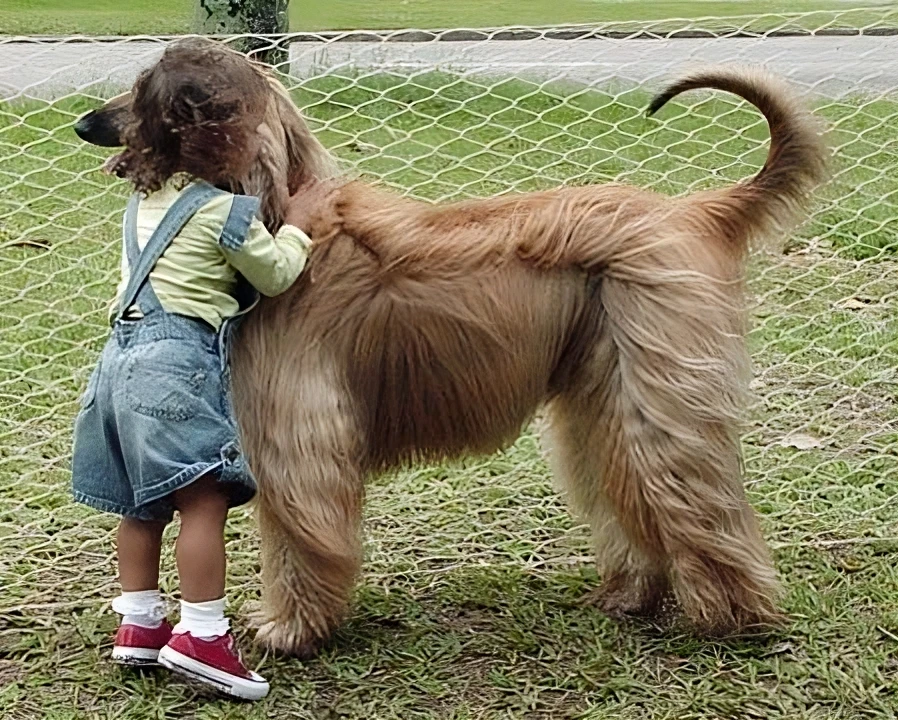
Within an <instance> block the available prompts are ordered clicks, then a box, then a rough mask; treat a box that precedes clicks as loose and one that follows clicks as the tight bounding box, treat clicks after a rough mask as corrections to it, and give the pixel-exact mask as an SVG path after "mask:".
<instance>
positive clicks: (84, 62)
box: [0, 36, 898, 99]
mask: <svg viewBox="0 0 898 720" xmlns="http://www.w3.org/2000/svg"><path fill="white" fill-rule="evenodd" d="M161 51H162V44H161V43H160V42H158V41H147V40H127V41H122V42H120V43H17V42H6V43H4V42H2V41H0V97H5V98H13V97H19V98H21V97H34V98H42V99H53V98H57V97H61V96H64V95H67V94H70V93H73V92H89V93H91V94H96V95H98V96H108V95H109V94H110V93H112V92H115V91H118V90H121V89H123V88H125V87H127V86H129V85H130V84H131V83H132V82H133V81H134V78H135V77H136V75H137V73H138V72H139V71H140V70H141V69H142V68H143V67H146V66H147V65H149V64H150V63H152V62H153V61H154V60H155V59H156V58H157V57H158V55H159V53H160V52H161ZM722 62H745V63H758V64H763V65H765V66H767V67H768V68H769V69H771V70H773V71H774V72H777V73H779V74H782V75H785V76H786V77H788V78H790V79H792V80H793V81H795V82H797V83H800V84H802V85H804V86H806V87H808V88H809V89H811V90H812V91H814V92H817V93H820V94H823V95H827V96H830V97H842V96H845V95H850V94H853V93H858V92H860V93H863V94H868V95H869V94H875V95H879V94H883V93H892V94H895V95H896V96H898V36H854V37H850V36H849V37H772V38H716V39H692V38H690V39H669V40H619V39H610V38H601V39H590V40H580V41H568V40H549V39H544V38H541V39H536V40H508V41H490V42H476V41H459V42H420V43H417V42H401V43H398V42H397V43H376V42H338V43H329V44H326V45H325V44H321V43H294V44H293V45H291V47H290V63H291V73H292V74H294V75H296V76H297V77H308V76H309V75H310V74H321V73H325V72H333V71H335V70H343V71H350V70H351V69H354V68H363V69H365V70H369V71H370V70H385V69H391V70H396V71H420V70H425V69H427V70H429V69H434V68H440V69H444V70H453V71H460V72H466V73H472V74H484V75H493V76H508V75H514V76H518V77H528V78H534V79H539V80H549V79H560V80H570V81H575V82H583V83H587V84H590V85H595V86H599V87H608V86H609V85H611V86H614V85H622V86H630V85H633V84H645V83H649V84H650V85H652V86H657V85H658V84H659V83H660V82H662V81H663V80H665V79H669V78H670V77H672V76H674V75H677V74H679V73H681V72H682V71H684V70H686V69H688V68H689V67H691V66H694V65H696V64H699V63H722Z"/></svg>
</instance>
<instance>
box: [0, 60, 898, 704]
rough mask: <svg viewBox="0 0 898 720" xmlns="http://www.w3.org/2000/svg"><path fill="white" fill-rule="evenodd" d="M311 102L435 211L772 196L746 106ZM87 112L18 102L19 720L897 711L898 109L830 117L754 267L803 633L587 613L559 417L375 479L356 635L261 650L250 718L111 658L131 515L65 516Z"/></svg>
mask: <svg viewBox="0 0 898 720" xmlns="http://www.w3.org/2000/svg"><path fill="white" fill-rule="evenodd" d="M296 98H297V100H298V101H299V102H300V103H301V104H302V105H303V106H304V107H306V109H307V114H308V115H309V117H310V118H311V119H312V121H313V122H314V124H315V125H316V127H317V128H318V129H319V132H320V133H321V137H322V138H323V139H324V140H325V141H326V142H327V143H328V145H329V146H331V147H332V148H334V149H335V151H336V152H337V153H338V154H339V155H340V156H341V157H343V158H344V159H346V160H348V161H350V162H352V163H354V164H356V165H357V166H358V167H360V168H361V169H362V170H363V171H364V172H365V173H367V174H368V175H370V176H372V177H377V178H382V179H383V180H384V181H385V182H387V183H389V184H390V185H392V186H394V187H396V188H399V189H402V190H405V191H408V192H410V193H412V194H414V195H417V196H420V197H424V198H431V199H435V198H449V197H457V196H460V195H488V194H492V193H495V192H502V191H507V190H509V189H518V190H525V189H532V188H540V187H548V186H551V185H554V184H556V183H558V182H576V183H586V182H604V181H608V180H612V179H624V180H627V181H629V182H633V183H637V184H640V185H646V186H652V187H655V188H657V189H659V190H661V191H664V192H668V193H683V192H687V191H689V190H694V189H696V188H698V187H708V186H714V185H717V186H719V185H721V184H723V183H725V182H730V181H733V180H736V179H738V178H741V177H745V176H747V175H749V174H750V173H751V172H753V171H754V170H755V169H756V168H757V167H758V166H759V165H760V163H761V162H762V161H763V156H764V152H765V147H766V134H765V129H764V127H763V124H762V123H760V122H759V120H758V117H757V115H756V114H755V113H754V112H751V111H748V110H746V109H744V107H743V106H737V105H735V104H734V103H732V102H730V101H729V100H727V99H723V98H715V99H708V100H701V101H696V102H692V101H689V102H688V103H685V104H677V105H674V106H672V107H670V108H668V109H666V110H665V111H664V112H663V115H662V117H661V119H660V120H648V119H646V118H644V116H643V114H642V111H643V108H644V107H645V102H646V96H645V95H643V94H642V93H638V92H637V93H631V94H625V95H618V96H615V97H611V96H608V95H604V94H602V93H599V92H576V91H572V90H570V89H566V90H565V89H556V88H549V87H542V88H536V87H534V86H531V85H528V84H526V83H523V82H517V81H510V82H507V83H502V84H500V85H493V86H490V87H489V88H486V87H484V86H482V85H480V84H478V83H477V82H476V81H473V80H471V79H461V78H458V77H453V76H451V75H443V74H431V75H419V76H417V77H415V79H414V81H413V82H410V81H409V80H408V79H407V78H403V77H400V76H376V77H367V78H364V79H359V80H348V79H341V78H335V77H322V78H317V79H314V80H311V81H308V82H307V83H306V84H305V85H304V86H303V87H302V88H301V89H300V90H298V91H297V92H296ZM89 105H90V104H89V102H88V101H87V100H85V99H80V98H67V99H65V100H63V101H59V102H57V103H55V104H53V105H51V106H47V105H43V104H33V105H14V106H13V105H5V106H4V105H0V542H2V545H3V553H2V554H0V588H2V591H0V717H2V718H10V719H11V720H12V719H15V720H45V719H47V720H63V719H65V720H75V718H77V719H78V720H81V719H82V718H98V719H99V718H107V717H108V718H111V717H115V718H123V719H126V720H149V719H151V718H152V719H153V720H163V719H167V718H181V717H190V718H204V719H212V718H230V717H241V718H247V719H249V720H255V719H258V720H261V719H262V718H279V719H280V718H309V719H312V718H314V719H319V718H359V719H362V718H364V719H365V720H370V719H373V718H377V719H378V720H381V719H383V720H387V719H390V718H403V720H411V719H412V718H434V719H437V718H439V719H450V720H451V719H455V720H463V719H464V720H469V719H473V718H524V717H526V718H546V719H547V720H548V719H550V718H551V719H552V720H555V719H559V718H589V719H590V720H601V719H605V718H607V719H608V720H611V719H612V718H614V719H615V720H620V719H624V720H626V719H629V718H632V719H633V720H652V719H654V718H658V719H661V718H675V719H677V720H680V719H683V718H708V719H711V718H737V717H738V718H759V719H763V720H774V719H776V718H789V720H799V719H805V718H807V719H809V720H810V719H812V718H813V719H815V720H824V719H832V718H845V719H848V718H852V719H854V718H876V719H877V720H885V719H886V718H893V717H895V715H896V714H898V691H896V687H898V606H896V604H895V602H894V598H895V592H896V588H898V566H896V564H895V562H894V556H895V555H894V553H895V552H896V551H898V481H896V478H898V407H896V393H895V387H896V374H895V373H896V368H898V229H896V224H895V217H896V209H898V208H896V205H898V146H896V144H895V140H894V139H895V137H896V136H898V103H895V102H890V101H885V100H880V101H875V102H869V103H866V104H861V103H850V102H845V103H828V104H825V105H822V106H821V107H820V108H819V110H820V112H821V114H822V115H823V116H824V117H825V118H826V119H827V120H828V121H829V122H830V124H831V125H832V126H833V128H834V130H833V133H832V136H831V139H832V143H833V145H834V147H835V148H836V150H837V153H836V154H837V156H838V158H839V161H838V167H837V172H836V177H835V179H834V181H833V184H832V185H831V187H830V188H829V189H828V190H827V191H826V193H824V196H823V197H822V198H821V200H820V203H819V205H818V207H817V212H816V213H815V217H814V220H813V221H812V222H809V223H808V224H807V225H806V226H805V227H804V228H803V229H802V230H801V231H800V232H799V233H797V234H796V236H795V237H794V238H792V239H791V240H790V242H789V243H788V245H787V249H786V252H784V253H783V254H782V255H781V256H777V257H770V258H762V259H759V260H758V261H757V263H756V264H755V266H754V270H753V277H752V285H751V287H752V290H753V292H754V295H755V299H756V303H755V304H756V311H755V322H754V330H753V332H752V338H751V342H752V348H753V354H754V359H755V363H756V380H755V382H754V384H753V388H754V391H755V394H756V395H757V397H758V401H757V403H756V404H755V406H754V408H753V410H752V416H751V423H750V425H749V428H748V432H747V434H746V437H745V451H746V461H747V478H748V482H749V488H750V497H751V500H752V502H753V504H754V505H755V507H756V508H757V509H758V511H759V513H760V514H761V517H762V523H763V528H764V532H765V535H766V537H767V538H768V539H769V541H770V543H771V546H772V547H773V549H774V554H775V559H776V564H777V567H778V569H779V571H780V573H781V575H782V579H783V582H784V585H785V588H786V597H785V608H786V610H787V611H788V613H789V615H790V618H791V621H790V623H789V625H788V626H787V627H785V628H784V629H783V630H781V631H779V632H778V633H777V634H775V635H774V636H772V637H769V638H764V639H756V640H733V641H727V642H704V641H699V640H696V639H694V638H691V637H689V636H688V635H686V634H681V633H678V632H675V631H662V630H659V629H656V628H653V627H650V626H646V625H643V624H639V623H631V624H625V625H620V624H616V623H614V622H611V621H610V620H608V619H606V618H604V617H603V616H601V615H600V614H599V613H597V612H596V611H595V610H593V609H591V608H589V607H585V606H582V605H581V604H580V603H579V600H580V598H581V597H582V596H583V595H584V594H585V593H587V592H588V591H589V590H590V589H592V588H593V587H595V585H596V583H597V578H596V574H595V571H594V570H593V568H592V565H591V562H590V552H589V547H588V539H587V535H586V533H585V531H584V529H583V528H582V527H580V526H579V525H577V524H576V523H575V522H574V521H572V520H571V519H570V517H569V516H568V514H567V512H566V510H565V507H564V503H563V500H562V499H561V498H560V497H559V496H558V495H557V494H556V492H555V491H553V489H552V487H551V482H550V478H549V474H548V470H547V468H546V464H545V461H544V457H543V455H542V453H541V452H540V449H539V446H538V442H537V439H536V435H535V431H536V426H534V427H533V428H530V429H529V430H528V431H527V432H526V433H525V434H524V435H523V436H522V437H521V439H520V440H519V441H518V442H517V443H516V444H515V445H514V446H513V447H511V448H510V449H509V450H508V451H506V452H504V453H500V454H497V455H494V456H491V457H488V458H481V459H467V460H463V461H458V462H453V463H449V464H446V465H443V466H435V467H422V468H415V469H411V470H409V471H406V472H402V473H398V474H396V475H395V476H391V477H385V478H380V479H377V480H375V481H374V482H373V483H372V485H371V488H370V493H369V501H368V507H367V514H366V522H367V526H366V538H367V540H366V554H367V560H366V564H365V570H364V576H363V577H362V579H361V581H360V584H359V588H358V592H357V593H356V596H355V600H354V607H353V611H352V615H351V617H350V618H349V620H348V622H347V623H346V625H345V626H344V628H343V629H342V630H341V631H340V632H339V633H338V635H337V637H336V638H335V640H334V643H333V645H332V647H330V648H328V649H327V650H326V651H325V652H324V653H323V654H322V655H321V656H320V657H319V658H318V659H316V660H314V661H311V662H308V663H300V662H298V661H293V660H285V659H276V658H271V657H264V656H263V655H261V654H260V653H259V651H258V650H255V649H252V647H251V645H250V644H249V642H246V644H245V647H246V648H247V655H248V657H249V658H250V660H251V661H252V662H253V663H254V664H256V663H258V664H259V665H260V667H261V669H262V671H263V672H264V673H265V674H266V675H267V676H268V677H269V678H270V679H271V681H272V686H273V689H272V694H271V696H270V697H269V698H268V699H267V700H265V701H264V702H262V703H260V704H258V705H254V706H252V707H241V708H239V709H235V707H234V706H233V705H229V704H228V703H225V702H222V701H219V700H207V699H204V698H199V697H197V696H196V695H195V694H194V692H193V691H192V690H190V689H189V688H186V687H184V686H182V685H180V684H178V683H176V682H173V681H171V680H170V678H168V677H167V676H166V675H163V674H159V673H155V672H146V673H136V672H130V671H125V672H122V671H120V670H118V669H116V668H113V667H111V666H109V665H108V664H107V663H105V662H104V657H105V655H106V654H107V653H108V652H109V649H110V644H109V639H110V634H111V632H112V630H113V629H114V626H115V617H114V616H113V615H112V613H111V611H110V609H109V606H108V600H109V599H110V598H111V597H112V596H113V594H114V593H115V592H116V586H115V571H114V565H113V558H114V556H113V547H112V530H113V528H114V525H115V522H114V519H113V518H110V517H106V516H102V515H98V514H95V513H93V512H91V511H89V510H86V509H84V508H81V507H78V506H75V505H73V504H72V503H71V502H70V500H69V496H68V493H67V480H68V474H67V457H68V452H69V446H70V440H71V438H70V427H71V422H72V418H73V415H74V412H75V407H76V399H77V395H78V391H79V389H80V388H81V387H83V385H84V382H85V381H86V377H87V373H88V372H89V369H90V363H91V362H92V360H93V358H94V357H95V355H96V353H97V351H98V349H99V347H100V346H101V344H102V341H103V338H104V335H105V332H106V329H105V327H104V322H103V313H104V310H105V307H106V303H107V302H108V299H109V297H110V293H111V292H112V291H113V287H114V279H115V273H116V271H117V265H118V262H119V260H118V255H117V243H118V233H119V217H120V215H119V214H120V212H121V210H122V207H123V202H124V198H125V192H126V191H125V188H124V187H122V185H121V184H120V183H117V182H112V181H109V180H107V179H105V178H101V177H100V176H99V175H98V174H97V172H96V168H97V166H98V165H99V163H100V161H101V159H102V157H103V155H102V154H101V153H100V152H99V151H97V150H96V149H91V148H86V147H83V146H82V145H80V144H79V143H78V142H77V141H76V139H75V138H74V135H73V134H72V132H71V129H70V127H69V124H70V122H71V120H72V119H73V118H74V117H75V116H76V115H77V114H78V113H80V112H82V111H84V110H85V109H87V108H88V107H89ZM233 520H234V521H233V522H232V523H231V524H230V525H229V530H228V533H229V536H228V546H229V550H230V553H231V563H230V568H229V587H230V592H231V607H232V610H233V613H234V614H235V616H236V618H237V625H238V626H239V627H241V628H245V627H246V622H247V615H248V613H249V611H250V610H251V608H252V606H253V603H254V602H256V601H257V599H258V593H259V586H258V561H257V554H256V550H257V541H256V537H255V534H254V530H253V525H252V521H251V517H250V515H249V514H248V513H246V512H244V511H237V512H235V513H234V517H233ZM173 532H174V531H173ZM167 562H168V565H167V571H166V573H165V577H164V586H165V587H167V588H173V587H175V584H174V577H173V574H172V564H171V556H170V554H169V556H168V557H167ZM246 639H247V641H248V638H246Z"/></svg>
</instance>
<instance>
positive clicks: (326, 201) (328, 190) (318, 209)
mask: <svg viewBox="0 0 898 720" xmlns="http://www.w3.org/2000/svg"><path fill="white" fill-rule="evenodd" d="M337 187H338V185H337V184H336V183H334V182H329V181H326V180H324V181H322V180H316V179H314V178H309V179H308V180H306V181H305V182H303V184H302V185H300V186H299V187H298V188H297V189H296V192H295V193H293V195H291V196H290V200H289V201H288V202H287V212H286V215H285V217H284V222H286V223H287V224H288V225H292V226H293V227H297V228H299V229H300V230H302V231H303V232H305V233H307V234H309V235H311V234H312V230H313V227H312V226H313V224H314V220H315V219H316V218H318V217H321V216H322V215H326V214H327V213H326V210H327V208H328V206H329V205H330V204H331V203H332V201H333V194H334V191H335V190H336V189H337ZM313 241H314V238H313Z"/></svg>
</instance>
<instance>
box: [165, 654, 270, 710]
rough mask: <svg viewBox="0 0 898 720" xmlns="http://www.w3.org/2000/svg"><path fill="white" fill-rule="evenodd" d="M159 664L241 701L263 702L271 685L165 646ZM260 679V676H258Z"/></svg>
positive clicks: (260, 679)
mask: <svg viewBox="0 0 898 720" xmlns="http://www.w3.org/2000/svg"><path fill="white" fill-rule="evenodd" d="M159 664H160V665H162V667H164V668H167V669H169V670H171V671H172V672H175V673H178V674H179V675H183V676H184V677H187V678H190V679H191V680H195V681H197V682H200V683H202V684H203V685H208V686H211V687H213V688H215V689H216V690H218V691H220V692H223V693H224V694H225V695H230V696H231V697H235V698H239V699H240V700H261V699H262V698H264V697H265V696H266V695H268V690H269V685H268V683H267V682H265V680H263V679H262V678H259V679H258V680H247V679H246V678H241V677H236V676H234V675H231V674H230V673H226V672H224V671H222V670H219V669H218V668H214V667H211V666H210V665H206V664H205V663H202V662H200V661H199V660H194V659H193V658H190V657H187V656H186V655H182V654H181V653H179V652H178V651H177V650H173V649H172V648H170V647H168V646H165V647H164V648H162V650H160V651H159ZM256 677H258V676H256Z"/></svg>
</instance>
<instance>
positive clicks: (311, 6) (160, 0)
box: [0, 0, 891, 35]
mask: <svg viewBox="0 0 898 720" xmlns="http://www.w3.org/2000/svg"><path fill="white" fill-rule="evenodd" d="M890 4H891V3H889V2H885V1H884V0H868V1H867V2H861V3H846V2H844V0H788V1H787V0H749V1H747V2H746V1H745V0H729V1H724V2H713V1H707V0H700V1H698V2H696V0H690V1H689V2H683V1H680V2H651V3H646V2H640V1H639V0H618V1H616V2H614V1H612V2H609V1H607V0H527V1H526V2H520V1H519V0H490V1H489V2H486V1H483V0H453V2H446V1H445V0H378V1H377V2H365V1H363V0H294V1H293V3H292V4H291V11H290V20H291V27H292V29H293V30H330V29H353V28H369V29H378V28H391V29H392V28H403V27H416V28H452V27H491V26H504V25H547V24H560V23H598V22H602V23H604V22H609V21H622V20H626V21H629V20H664V19H667V18H695V17H717V18H727V17H732V16H734V15H749V14H761V13H785V12H790V13H793V12H808V11H821V13H820V14H818V15H815V17H814V20H813V22H814V23H815V24H817V25H822V24H824V23H825V21H826V17H827V16H828V15H831V14H832V13H833V12H837V11H842V10H846V9H848V8H850V7H852V5H854V6H858V5H860V6H862V7H872V6H879V5H881V6H884V7H885V6H888V5H890ZM192 8H193V2H192V0H154V1H153V2H149V1H148V0H131V1H130V2H127V3H123V2H121V1H120V0H3V6H2V7H0V35H2V34H4V33H5V34H13V35H15V34H22V35H27V34H33V35H42V34H53V35H58V34H61V35H71V34H74V33H84V34H100V35H104V34H110V35H120V34H121V35H127V34H149V35H158V34H168V33H182V32H187V31H188V30H189V28H190V23H191V20H192V17H193V15H192ZM881 17H882V13H880V12H873V13H852V14H851V15H850V16H848V18H850V20H849V19H848V18H846V20H845V21H844V22H843V23H842V24H866V23H869V22H876V21H877V20H878V19H881ZM715 24H716V25H720V24H724V25H726V24H727V23H726V22H723V23H715ZM760 24H761V25H762V26H765V27H773V26H775V25H777V24H778V21H776V20H768V21H760Z"/></svg>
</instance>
